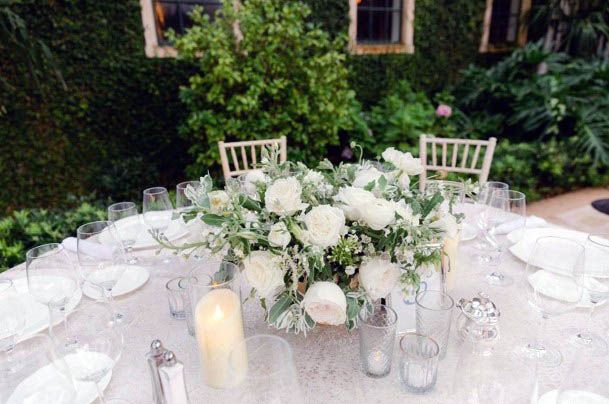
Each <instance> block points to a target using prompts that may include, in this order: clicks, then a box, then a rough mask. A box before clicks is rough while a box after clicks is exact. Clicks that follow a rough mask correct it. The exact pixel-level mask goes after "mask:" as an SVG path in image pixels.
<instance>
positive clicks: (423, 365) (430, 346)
mask: <svg viewBox="0 0 609 404" xmlns="http://www.w3.org/2000/svg"><path fill="white" fill-rule="evenodd" d="M400 350H401V354H402V357H401V358H400V365H399V366H400V381H401V382H402V385H403V386H404V388H405V389H406V390H407V391H409V392H411V393H415V394H424V393H426V392H428V391H429V390H431V389H432V388H433V387H434V386H435V384H436V379H437V377H438V359H439V354H440V347H439V346H438V344H437V343H436V341H434V340H433V339H432V338H430V337H428V336H425V335H421V334H417V333H406V334H404V335H403V336H402V338H401V339H400Z"/></svg>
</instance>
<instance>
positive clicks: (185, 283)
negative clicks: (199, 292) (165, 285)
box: [178, 277, 195, 337]
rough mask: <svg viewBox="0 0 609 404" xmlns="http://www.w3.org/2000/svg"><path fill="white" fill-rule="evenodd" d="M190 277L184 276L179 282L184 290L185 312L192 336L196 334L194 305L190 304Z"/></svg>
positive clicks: (181, 289)
mask: <svg viewBox="0 0 609 404" xmlns="http://www.w3.org/2000/svg"><path fill="white" fill-rule="evenodd" d="M189 282H190V278H189V277H188V278H182V279H180V281H179V282H178V287H179V288H180V291H181V292H182V300H183V301H184V314H185V316H186V328H188V334H190V336H191V337H194V336H195V321H194V317H193V315H192V306H191V305H190V290H189Z"/></svg>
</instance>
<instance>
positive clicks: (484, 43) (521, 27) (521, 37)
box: [479, 0, 532, 53]
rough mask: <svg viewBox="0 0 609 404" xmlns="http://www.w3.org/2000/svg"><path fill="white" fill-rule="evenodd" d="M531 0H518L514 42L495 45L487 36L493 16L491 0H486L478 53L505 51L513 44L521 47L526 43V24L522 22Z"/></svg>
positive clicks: (529, 7)
mask: <svg viewBox="0 0 609 404" xmlns="http://www.w3.org/2000/svg"><path fill="white" fill-rule="evenodd" d="M531 3H532V0H521V1H520V14H519V19H520V21H519V23H518V33H517V34H516V42H515V44H514V45H508V46H497V45H494V44H490V43H489V42H488V41H489V37H490V33H491V20H492V17H493V0H486V10H485V11H484V24H483V28H482V40H481V41H480V48H479V51H480V53H493V52H506V51H509V50H511V49H513V48H514V47H515V46H517V47H523V46H524V45H526V43H527V35H528V27H527V24H522V23H521V22H522V21H523V20H524V17H525V16H526V15H527V14H528V12H529V11H530V10H531Z"/></svg>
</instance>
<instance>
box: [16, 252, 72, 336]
mask: <svg viewBox="0 0 609 404" xmlns="http://www.w3.org/2000/svg"><path fill="white" fill-rule="evenodd" d="M25 271H26V275H27V284H28V290H29V292H30V294H31V295H32V296H33V297H34V298H35V299H36V300H37V301H39V302H40V303H42V304H45V305H46V306H47V308H48V309H49V332H51V329H52V327H53V324H54V323H55V322H56V320H55V312H57V311H58V312H60V313H61V314H62V317H63V323H64V326H66V327H67V325H68V316H67V312H66V305H67V304H68V302H69V301H70V299H71V298H72V296H74V294H75V293H76V292H77V291H78V289H79V288H80V285H79V281H78V274H77V272H76V270H75V269H74V267H73V266H72V262H71V261H70V257H69V256H68V253H67V252H66V250H65V248H64V247H63V246H62V245H61V244H57V243H51V244H44V245H41V246H38V247H34V248H32V249H31V250H29V251H28V252H27V253H26V263H25Z"/></svg>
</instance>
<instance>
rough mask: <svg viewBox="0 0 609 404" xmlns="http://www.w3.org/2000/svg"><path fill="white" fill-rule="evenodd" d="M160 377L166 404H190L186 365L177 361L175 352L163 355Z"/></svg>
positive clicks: (167, 352)
mask: <svg viewBox="0 0 609 404" xmlns="http://www.w3.org/2000/svg"><path fill="white" fill-rule="evenodd" d="M159 376H160V378H161V386H162V387H163V394H164V395H165V403H166V404H188V394H187V393H186V383H185V382H184V365H183V364H182V362H180V361H179V360H177V359H176V357H175V355H174V353H173V352H171V351H166V352H165V353H164V354H163V363H162V364H161V365H160V366H159Z"/></svg>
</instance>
